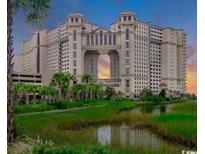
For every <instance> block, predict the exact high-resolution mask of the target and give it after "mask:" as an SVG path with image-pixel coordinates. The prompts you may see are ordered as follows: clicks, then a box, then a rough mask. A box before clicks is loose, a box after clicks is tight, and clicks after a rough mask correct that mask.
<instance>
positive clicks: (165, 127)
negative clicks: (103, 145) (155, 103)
mask: <svg viewBox="0 0 205 154" xmlns="http://www.w3.org/2000/svg"><path fill="white" fill-rule="evenodd" d="M178 105H180V107H179V108H181V110H180V111H179V109H178V108H177V107H176V106H178ZM187 105H188V106H189V107H188V106H187ZM135 106H137V104H136V103H134V102H133V101H128V100H125V101H121V102H120V101H115V100H112V101H107V105H106V106H101V107H98V108H94V107H93V108H92V107H91V108H87V109H81V110H73V111H69V112H63V113H41V114H36V115H26V116H20V115H16V116H15V119H16V122H17V123H18V127H17V129H21V130H22V131H23V132H24V133H25V134H26V135H28V136H30V137H32V138H37V135H39V136H40V137H41V138H42V139H43V140H50V139H51V140H53V141H54V142H55V143H56V144H59V145H63V144H66V143H70V142H71V140H70V139H69V136H67V134H66V131H73V130H78V129H82V128H84V127H87V126H90V125H99V124H106V123H109V124H112V123H118V124H120V123H127V124H128V125H131V126H133V127H135V126H139V125H147V126H148V125H149V126H150V125H153V126H157V129H158V130H159V131H160V134H162V135H163V134H164V135H165V136H166V135H167V136H172V137H174V138H176V139H182V140H187V141H192V142H194V143H196V134H197V133H196V119H197V117H196V114H193V113H194V112H195V111H194V110H196V107H193V106H192V104H190V103H180V104H176V105H174V107H173V111H172V112H170V113H169V114H162V115H160V116H154V115H152V114H135V113H130V112H126V111H124V112H119V111H120V110H125V109H130V108H133V107H135ZM190 106H191V107H190ZM195 106H196V104H195ZM192 109H193V112H189V111H192ZM73 140H74V139H73ZM71 143H72V142H71ZM73 143H74V141H73ZM91 143H92V144H94V143H96V142H95V141H91ZM112 150H113V148H112ZM122 151H123V150H122ZM130 151H132V150H130ZM145 151H147V150H145ZM117 152H119V153H120V150H119V151H117ZM135 152H136V149H135ZM130 153H131V152H130Z"/></svg>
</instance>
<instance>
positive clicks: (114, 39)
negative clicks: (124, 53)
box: [113, 34, 116, 45]
mask: <svg viewBox="0 0 205 154" xmlns="http://www.w3.org/2000/svg"><path fill="white" fill-rule="evenodd" d="M113 44H114V45H116V35H115V34H113Z"/></svg>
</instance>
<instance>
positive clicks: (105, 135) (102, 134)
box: [98, 125, 111, 145]
mask: <svg viewBox="0 0 205 154" xmlns="http://www.w3.org/2000/svg"><path fill="white" fill-rule="evenodd" d="M98 143H99V144H102V145H105V144H111V126H110V125H108V126H103V127H100V128H98Z"/></svg>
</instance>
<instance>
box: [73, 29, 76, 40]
mask: <svg viewBox="0 0 205 154" xmlns="http://www.w3.org/2000/svg"><path fill="white" fill-rule="evenodd" d="M73 41H76V30H73Z"/></svg>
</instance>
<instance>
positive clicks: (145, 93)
mask: <svg viewBox="0 0 205 154" xmlns="http://www.w3.org/2000/svg"><path fill="white" fill-rule="evenodd" d="M146 96H152V90H151V89H149V88H147V87H145V88H144V89H142V91H141V93H140V97H146Z"/></svg>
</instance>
